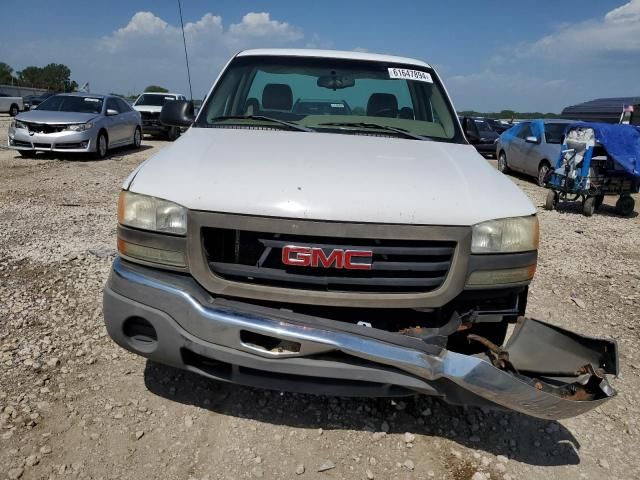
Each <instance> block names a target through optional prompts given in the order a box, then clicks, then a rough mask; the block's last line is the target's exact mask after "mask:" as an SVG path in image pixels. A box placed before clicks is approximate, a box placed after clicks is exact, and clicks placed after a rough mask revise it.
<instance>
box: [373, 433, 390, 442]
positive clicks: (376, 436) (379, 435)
mask: <svg viewBox="0 0 640 480" xmlns="http://www.w3.org/2000/svg"><path fill="white" fill-rule="evenodd" d="M385 435H387V434H386V433H385V432H374V434H373V439H374V440H375V441H376V442H377V441H378V440H382V439H383V438H384V437H385Z"/></svg>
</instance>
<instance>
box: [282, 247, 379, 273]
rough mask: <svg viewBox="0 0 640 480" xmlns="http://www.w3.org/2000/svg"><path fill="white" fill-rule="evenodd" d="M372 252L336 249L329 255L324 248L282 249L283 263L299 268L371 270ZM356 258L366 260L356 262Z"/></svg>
mask: <svg viewBox="0 0 640 480" xmlns="http://www.w3.org/2000/svg"><path fill="white" fill-rule="evenodd" d="M372 257H373V252H372V251H371V250H342V249H339V248H336V249H334V250H331V252H330V253H329V254H328V255H327V254H326V253H325V252H324V250H323V249H322V248H317V247H300V246H297V245H287V246H285V247H283V248H282V263H284V264H285V265H294V266H297V267H322V268H345V269H348V270H371V258H372ZM354 258H364V259H368V260H361V261H360V262H354V261H353V259H354Z"/></svg>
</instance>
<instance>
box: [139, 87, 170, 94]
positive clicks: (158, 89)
mask: <svg viewBox="0 0 640 480" xmlns="http://www.w3.org/2000/svg"><path fill="white" fill-rule="evenodd" d="M144 91H145V93H147V92H149V93H151V92H153V93H168V92H169V90H167V89H166V88H164V87H160V86H159V85H149V86H148V87H147V88H145V89H144Z"/></svg>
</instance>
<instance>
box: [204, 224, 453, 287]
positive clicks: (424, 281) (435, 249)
mask: <svg viewBox="0 0 640 480" xmlns="http://www.w3.org/2000/svg"><path fill="white" fill-rule="evenodd" d="M202 240H203V248H204V253H205V258H206V259H207V263H208V265H209V268H210V270H211V271H212V272H213V273H214V274H215V275H217V276H219V277H222V278H224V279H227V280H232V281H236V282H243V283H251V284H258V285H268V286H273V287H283V288H296V289H306V290H320V291H332V292H340V291H343V292H344V291H350V292H377V293H405V292H430V291H432V290H435V289H437V288H438V287H440V285H442V283H443V282H444V280H445V278H446V276H447V273H448V271H449V268H450V267H451V261H452V258H453V254H454V252H455V247H456V243H455V242H453V241H422V240H368V239H355V238H334V237H320V236H309V235H289V234H287V235H284V234H274V233H261V232H252V231H244V230H233V229H224V228H211V227H205V228H203V229H202ZM286 245H296V246H303V247H311V248H321V249H322V250H323V251H324V252H325V253H326V254H329V253H330V252H331V251H332V250H334V249H343V250H371V252H372V253H373V257H372V264H371V270H347V269H337V268H331V267H329V268H318V267H301V266H292V265H285V264H283V263H282V248H283V247H284V246H286Z"/></svg>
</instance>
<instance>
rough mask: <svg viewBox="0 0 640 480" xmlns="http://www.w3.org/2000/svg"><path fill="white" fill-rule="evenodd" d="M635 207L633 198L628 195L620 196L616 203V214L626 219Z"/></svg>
mask: <svg viewBox="0 0 640 480" xmlns="http://www.w3.org/2000/svg"><path fill="white" fill-rule="evenodd" d="M635 206H636V202H635V200H634V199H633V197H630V196H629V195H620V198H619V199H618V201H617V202H616V212H618V214H620V215H622V216H623V217H628V216H629V215H631V214H632V213H633V209H634V208H635Z"/></svg>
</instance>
